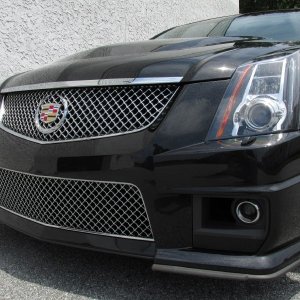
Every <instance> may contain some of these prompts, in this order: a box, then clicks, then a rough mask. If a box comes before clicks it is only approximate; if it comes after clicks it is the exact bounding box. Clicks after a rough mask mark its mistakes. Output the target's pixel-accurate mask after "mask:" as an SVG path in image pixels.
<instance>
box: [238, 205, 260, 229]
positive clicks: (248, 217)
mask: <svg viewBox="0 0 300 300" xmlns="http://www.w3.org/2000/svg"><path fill="white" fill-rule="evenodd" d="M235 212H236V215H237V217H238V219H239V220H240V221H241V222H243V223H246V224H253V223H256V222H257V221H258V220H259V219H260V209H259V207H258V205H257V204H255V203H253V202H250V201H243V202H240V203H239V204H238V205H237V206H236V210H235Z"/></svg>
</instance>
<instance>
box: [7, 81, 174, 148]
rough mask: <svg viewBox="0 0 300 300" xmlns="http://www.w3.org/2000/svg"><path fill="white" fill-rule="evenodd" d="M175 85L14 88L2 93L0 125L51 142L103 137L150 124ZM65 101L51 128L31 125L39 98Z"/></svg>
mask: <svg viewBox="0 0 300 300" xmlns="http://www.w3.org/2000/svg"><path fill="white" fill-rule="evenodd" d="M177 90H178V86H175V85H161V86H120V87H100V88H98V87H97V88H72V89H60V90H42V91H28V92H16V93H10V94H6V95H5V97H4V108H5V114H4V116H3V120H2V125H3V126H4V127H6V128H8V129H10V130H12V131H14V132H16V133H18V134H21V135H24V136H26V137H29V138H32V139H35V140H39V141H43V142H52V141H53V142H55V141H66V140H74V139H83V138H95V137H105V136H110V135H118V134H125V133H130V132H135V131H139V130H142V129H145V128H148V127H149V126H151V125H152V124H153V123H154V122H155V121H156V120H157V119H158V118H159V117H160V115H161V114H162V112H163V111H164V110H165V109H166V108H167V106H168V105H169V104H170V102H171V100H172V99H173V97H174V95H175V93H176V92H177ZM61 98H64V99H66V100H67V101H68V115H67V118H66V120H65V121H64V122H63V124H62V126H61V127H60V128H59V129H57V130H56V131H55V132H52V133H48V134H43V133H41V132H40V131H39V130H38V129H37V127H36V125H35V115H36V110H37V108H38V107H39V105H40V103H41V102H42V101H45V99H47V101H48V99H49V101H50V100H51V101H50V102H53V103H56V102H57V99H61Z"/></svg>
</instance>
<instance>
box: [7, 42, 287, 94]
mask: <svg viewBox="0 0 300 300" xmlns="http://www.w3.org/2000/svg"><path fill="white" fill-rule="evenodd" d="M292 46H293V44H289V43H276V42H269V41H264V40H254V39H252V38H228V37H215V38H200V39H199V38H197V39H183V40H182V39H179V40H178V39H172V40H150V41H145V42H137V43H129V44H119V45H112V46H105V47H100V48H96V49H94V50H90V51H86V52H83V53H80V54H76V55H73V56H71V57H69V58H67V59H64V60H61V61H59V62H56V63H54V64H51V65H48V66H45V67H42V68H40V69H37V70H33V71H29V72H25V73H22V74H20V75H16V76H14V77H12V78H10V79H9V80H8V81H6V82H5V83H4V84H3V88H7V87H14V86H20V85H27V84H36V83H44V82H57V81H76V80H92V79H111V78H136V77H177V76H179V77H181V76H182V77H184V78H183V81H182V82H194V81H207V80H216V79H226V78H230V77H231V76H232V74H233V72H234V71H235V69H236V68H237V67H238V66H239V65H241V64H243V63H246V62H249V61H251V60H253V59H255V58H257V57H259V56H262V55H266V54H270V53H273V52H275V53H276V52H280V51H282V50H283V49H288V48H290V47H292Z"/></svg>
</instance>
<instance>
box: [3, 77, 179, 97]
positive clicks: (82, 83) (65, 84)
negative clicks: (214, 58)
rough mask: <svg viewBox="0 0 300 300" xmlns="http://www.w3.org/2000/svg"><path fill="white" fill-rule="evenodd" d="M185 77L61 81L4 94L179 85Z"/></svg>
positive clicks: (13, 89)
mask: <svg viewBox="0 0 300 300" xmlns="http://www.w3.org/2000/svg"><path fill="white" fill-rule="evenodd" d="M182 79H183V77H141V78H117V79H100V80H98V79H97V80H78V81H61V82H46V83H38V84H30V85H21V86H16V87H10V88H4V89H2V90H1V93H2V94H7V93H13V92H22V91H36V90H50V89H62V88H72V87H100V86H118V85H143V84H145V85H146V84H163V83H179V82H181V81H182Z"/></svg>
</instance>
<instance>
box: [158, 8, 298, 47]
mask: <svg viewBox="0 0 300 300" xmlns="http://www.w3.org/2000/svg"><path fill="white" fill-rule="evenodd" d="M209 36H228V37H230V36H231V37H233V36H247V37H248V36H253V37H262V38H266V39H271V40H277V41H300V11H293V12H273V13H265V14H257V15H243V16H232V17H223V18H217V19H211V20H206V21H200V22H196V23H192V24H187V25H183V26H179V27H175V28H172V29H170V30H168V31H166V32H164V33H162V34H160V35H158V36H157V37H155V38H156V39H170V38H197V37H209Z"/></svg>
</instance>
